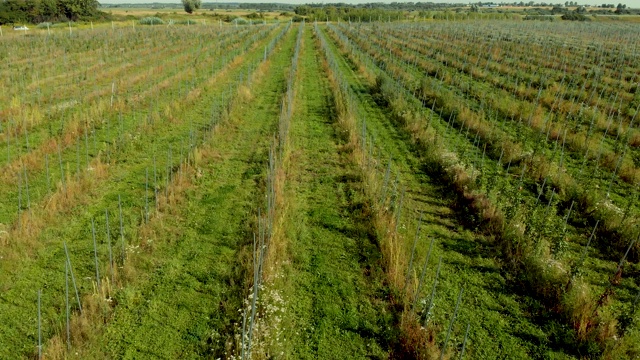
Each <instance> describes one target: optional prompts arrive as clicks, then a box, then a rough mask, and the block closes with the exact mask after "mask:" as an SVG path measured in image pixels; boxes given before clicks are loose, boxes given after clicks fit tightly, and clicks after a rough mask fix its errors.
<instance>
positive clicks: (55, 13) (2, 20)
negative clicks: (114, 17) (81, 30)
mask: <svg viewBox="0 0 640 360" xmlns="http://www.w3.org/2000/svg"><path fill="white" fill-rule="evenodd" d="M99 5H100V4H99V3H98V1H97V0H29V1H26V0H5V1H2V2H0V24H14V23H25V22H28V23H40V22H43V21H67V20H74V21H75V20H80V19H91V18H99V17H104V13H102V12H100V11H98V6H99Z"/></svg>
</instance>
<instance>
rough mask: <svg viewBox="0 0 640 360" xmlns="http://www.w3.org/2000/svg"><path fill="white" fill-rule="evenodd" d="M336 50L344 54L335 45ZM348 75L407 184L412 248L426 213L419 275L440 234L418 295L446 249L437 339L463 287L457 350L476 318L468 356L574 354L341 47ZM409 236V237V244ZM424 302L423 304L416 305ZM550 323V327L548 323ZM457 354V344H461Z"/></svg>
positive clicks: (427, 287)
mask: <svg viewBox="0 0 640 360" xmlns="http://www.w3.org/2000/svg"><path fill="white" fill-rule="evenodd" d="M334 50H335V51H336V54H339V52H338V50H337V48H335V47H334ZM339 55H340V56H339V57H340V63H341V68H342V70H343V74H345V75H346V79H344V80H346V81H347V82H348V83H349V84H350V86H351V88H352V90H353V91H354V93H356V95H357V98H358V102H359V103H360V105H361V106H360V110H361V114H363V115H364V116H365V117H366V121H367V128H368V131H369V134H370V135H373V136H374V138H375V139H376V145H377V146H379V147H380V148H381V149H382V150H383V153H385V154H387V156H391V158H392V159H393V163H394V164H395V170H396V171H398V174H399V178H400V179H401V182H402V184H403V185H404V186H405V187H406V194H405V198H404V206H403V214H404V215H403V216H402V218H401V221H400V231H401V232H404V233H405V239H407V240H406V241H407V242H408V244H407V245H408V248H409V249H411V246H412V242H413V239H414V234H415V231H416V228H417V224H418V219H419V218H420V214H423V216H424V219H423V222H422V227H421V232H420V234H421V236H420V240H419V242H418V246H417V248H416V259H415V261H416V262H417V263H416V264H415V267H414V276H415V277H416V278H417V277H419V276H420V272H421V271H422V265H423V263H424V260H425V258H426V253H427V250H428V247H429V242H430V241H431V239H432V238H435V242H434V251H433V253H432V254H431V258H430V260H429V265H428V268H427V273H426V274H427V276H426V281H425V284H424V285H423V287H422V289H423V290H422V294H421V296H420V299H421V300H422V301H425V300H426V301H428V297H429V295H430V291H431V286H432V283H433V280H434V278H435V272H436V265H437V262H438V258H439V256H442V259H443V260H442V261H443V266H442V270H441V273H440V277H439V280H438V287H437V289H436V297H435V308H434V314H433V317H432V320H431V324H430V326H432V327H434V328H435V329H436V339H437V343H439V344H440V346H441V345H442V342H443V341H444V337H445V333H446V329H447V326H448V325H449V321H450V319H451V315H452V313H453V310H454V307H455V302H456V299H457V296H458V293H459V291H460V289H461V287H462V286H464V287H465V290H464V296H463V299H462V303H461V308H460V313H459V315H458V317H457V319H456V322H455V324H454V328H453V334H454V337H453V339H452V340H451V341H450V342H449V344H448V349H449V352H451V351H452V349H456V348H457V351H459V350H460V349H461V347H462V341H463V338H464V332H465V329H466V325H467V323H469V324H470V325H471V327H470V332H469V340H468V342H467V344H466V353H465V357H466V358H478V359H504V358H518V359H520V358H554V359H564V358H572V356H571V355H570V354H566V353H564V352H563V350H562V346H563V345H564V344H563V343H562V341H563V340H562V336H563V335H566V334H570V333H571V329H566V328H564V327H563V326H562V325H560V324H559V323H556V322H551V323H547V324H546V325H545V324H539V323H536V319H535V316H534V315H538V314H537V311H540V310H541V309H542V306H540V305H539V304H538V303H537V302H536V301H535V300H533V299H532V298H529V297H527V296H526V295H524V294H526V291H523V290H522V289H513V288H512V287H511V286H510V283H509V281H508V276H506V274H504V273H503V272H502V270H501V266H500V262H499V261H498V260H497V259H496V254H495V253H494V252H493V251H492V249H491V244H490V243H489V242H488V241H487V240H486V239H484V238H483V237H482V236H481V235H478V234H476V233H474V232H473V231H472V229H466V228H465V227H464V226H463V224H462V223H461V221H460V219H459V218H458V216H459V214H457V213H456V212H455V210H453V199H452V198H451V196H450V195H449V194H450V192H449V191H448V189H447V188H446V186H445V185H444V184H442V183H441V182H440V181H439V179H438V178H437V174H433V172H430V170H429V169H425V168H424V167H423V165H422V163H421V161H420V159H419V158H418V157H417V156H416V153H415V152H414V148H413V147H412V146H411V141H410V139H409V138H408V137H407V135H406V133H404V131H403V130H400V129H399V128H398V127H399V126H400V125H396V124H394V122H393V120H392V114H390V113H389V110H388V109H387V108H386V107H384V106H381V105H380V104H378V103H377V102H376V100H375V99H374V97H373V96H372V86H373V85H374V84H372V83H371V82H370V80H368V79H367V78H366V77H365V76H363V75H362V73H360V72H358V71H355V70H354V69H353V67H352V66H351V64H350V63H349V62H347V61H346V59H345V57H344V54H339ZM409 242H410V243H411V244H409ZM421 308H424V303H423V304H418V306H417V309H418V310H420V309H421ZM545 326H546V327H545ZM456 354H457V355H456V356H459V352H456Z"/></svg>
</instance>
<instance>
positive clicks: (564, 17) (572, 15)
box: [562, 12, 589, 21]
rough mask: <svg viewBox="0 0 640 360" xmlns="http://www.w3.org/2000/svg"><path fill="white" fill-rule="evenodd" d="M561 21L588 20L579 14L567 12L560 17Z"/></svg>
mask: <svg viewBox="0 0 640 360" xmlns="http://www.w3.org/2000/svg"><path fill="white" fill-rule="evenodd" d="M562 20H569V21H589V19H588V18H587V17H586V16H584V15H582V14H581V13H578V12H569V13H566V14H564V15H562Z"/></svg>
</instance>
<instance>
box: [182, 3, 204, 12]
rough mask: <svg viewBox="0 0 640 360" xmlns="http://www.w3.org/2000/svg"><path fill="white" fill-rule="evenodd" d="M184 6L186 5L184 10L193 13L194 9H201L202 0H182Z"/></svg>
mask: <svg viewBox="0 0 640 360" xmlns="http://www.w3.org/2000/svg"><path fill="white" fill-rule="evenodd" d="M182 6H184V11H186V12H187V13H189V14H191V13H193V12H194V11H196V10H198V9H200V6H202V1H201V0H182Z"/></svg>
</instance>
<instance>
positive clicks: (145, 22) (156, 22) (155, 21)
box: [139, 16, 164, 25]
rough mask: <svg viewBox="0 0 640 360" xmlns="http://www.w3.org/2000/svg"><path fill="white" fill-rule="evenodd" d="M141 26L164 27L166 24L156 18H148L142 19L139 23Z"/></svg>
mask: <svg viewBox="0 0 640 360" xmlns="http://www.w3.org/2000/svg"><path fill="white" fill-rule="evenodd" d="M139 23H140V25H162V24H164V20H162V19H160V18H159V17H155V16H148V17H146V18H142V19H140V21H139Z"/></svg>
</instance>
